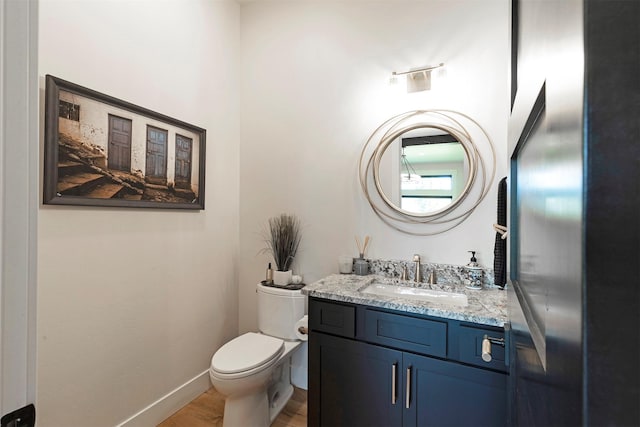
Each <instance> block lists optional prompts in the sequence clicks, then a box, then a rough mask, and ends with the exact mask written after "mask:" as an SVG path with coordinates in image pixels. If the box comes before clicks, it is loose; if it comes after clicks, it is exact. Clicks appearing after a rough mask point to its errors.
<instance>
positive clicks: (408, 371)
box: [405, 366, 411, 409]
mask: <svg viewBox="0 0 640 427" xmlns="http://www.w3.org/2000/svg"><path fill="white" fill-rule="evenodd" d="M406 396H407V398H406V402H405V407H406V408H407V409H409V407H410V406H411V366H409V367H408V368H407V394H406Z"/></svg>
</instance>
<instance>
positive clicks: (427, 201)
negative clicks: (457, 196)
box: [401, 196, 453, 213]
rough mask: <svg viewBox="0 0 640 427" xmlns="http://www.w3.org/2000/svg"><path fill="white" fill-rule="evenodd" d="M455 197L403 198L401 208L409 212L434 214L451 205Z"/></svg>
mask: <svg viewBox="0 0 640 427" xmlns="http://www.w3.org/2000/svg"><path fill="white" fill-rule="evenodd" d="M452 200H453V197H446V196H432V197H431V196H402V206H401V208H402V209H404V210H406V211H409V212H419V213H422V212H434V211H439V210H440V209H444V208H446V207H447V206H449V205H450V204H451V201H452Z"/></svg>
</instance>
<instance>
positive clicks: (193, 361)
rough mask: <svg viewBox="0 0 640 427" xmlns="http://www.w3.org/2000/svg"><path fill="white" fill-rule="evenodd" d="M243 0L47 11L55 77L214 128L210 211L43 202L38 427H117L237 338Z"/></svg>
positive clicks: (49, 68) (44, 64)
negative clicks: (63, 204) (46, 204)
mask: <svg viewBox="0 0 640 427" xmlns="http://www.w3.org/2000/svg"><path fill="white" fill-rule="evenodd" d="M239 19H240V15H239V6H238V5H237V4H236V3H235V2H226V1H208V0H190V1H188V2H184V1H178V0H154V1H104V0H92V1H69V0H66V1H65V0H42V1H41V5H40V41H39V42H40V55H39V62H40V65H39V72H40V76H41V88H40V89H41V98H42V99H44V97H43V89H44V87H43V85H44V78H43V76H44V75H45V74H52V75H55V76H58V77H61V78H63V79H65V80H69V81H71V82H74V83H78V84H80V85H83V86H86V87H89V88H92V89H95V90H97V91H100V92H103V93H106V94H108V95H111V96H114V97H116V98H120V99H123V100H125V101H129V102H132V103H134V104H137V105H140V106H143V107H146V108H149V109H151V110H154V111H157V112H160V113H162V114H166V115H168V116H171V117H175V118H177V119H180V120H183V121H185V122H187V123H192V124H195V125H197V126H200V127H203V128H205V129H207V164H206V166H207V171H206V180H207V181H206V209H205V210H204V211H200V212H186V211H175V210H157V209H117V208H108V209H107V208H83V207H61V206H41V208H40V211H39V229H38V233H39V238H38V249H39V250H38V257H39V265H38V277H39V281H38V366H37V368H38V389H37V405H38V425H40V426H48V427H49V426H80V425H83V426H92V427H95V426H108V425H114V424H117V423H118V422H120V421H123V420H125V419H126V418H128V417H129V416H131V415H133V414H135V413H136V412H138V411H139V410H141V409H142V408H144V407H145V406H146V405H149V404H151V403H152V402H154V401H155V400H157V399H159V398H161V397H162V396H163V395H165V394H166V393H168V392H170V391H171V390H173V389H174V388H176V387H179V386H181V385H183V384H184V383H186V382H187V381H189V380H190V379H192V378H194V377H196V376H198V375H200V374H202V373H206V370H207V369H208V367H209V363H210V358H211V355H212V354H213V352H214V351H215V350H216V349H217V348H218V347H220V346H221V345H222V344H223V343H224V342H225V341H227V340H228V339H230V338H231V337H232V336H234V335H235V334H236V333H237V329H238V301H237V289H236V286H237V271H238V268H237V265H238V259H237V254H238V226H239V223H238V209H239V199H238V197H239V186H238V184H237V179H236V177H237V175H238V170H239V166H238V164H239V148H238V146H239V102H238V101H237V92H238V90H237V87H238V81H237V73H238V64H239V54H238V52H239V24H240V21H239Z"/></svg>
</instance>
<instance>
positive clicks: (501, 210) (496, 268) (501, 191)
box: [493, 177, 507, 287]
mask: <svg viewBox="0 0 640 427" xmlns="http://www.w3.org/2000/svg"><path fill="white" fill-rule="evenodd" d="M497 224H498V225H504V226H506V225H507V177H504V178H502V179H501V180H500V182H499V183H498V220H497ZM493 278H494V283H495V284H496V285H498V286H500V287H504V285H505V284H506V283H507V240H506V239H503V238H502V235H501V234H500V233H498V232H496V242H495V246H494V248H493Z"/></svg>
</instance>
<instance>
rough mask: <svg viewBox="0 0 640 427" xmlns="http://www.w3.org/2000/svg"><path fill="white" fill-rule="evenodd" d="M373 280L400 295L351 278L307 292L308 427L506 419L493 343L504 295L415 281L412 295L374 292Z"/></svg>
mask: <svg viewBox="0 0 640 427" xmlns="http://www.w3.org/2000/svg"><path fill="white" fill-rule="evenodd" d="M380 284H387V285H389V286H397V287H398V290H401V291H405V286H402V285H403V283H398V281H395V282H394V281H390V280H389V279H384V278H381V277H378V276H364V277H362V276H360V277H358V276H351V275H347V276H344V275H334V276H329V277H327V278H325V279H323V280H320V281H318V282H316V283H314V284H312V285H309V286H307V288H306V289H305V291H304V293H306V294H307V295H309V329H310V336H309V402H308V424H309V426H339V425H342V426H365V425H366V426H429V425H437V426H447V425H450V426H454V425H455V426H460V425H475V426H479V425H487V426H489V425H490V426H500V425H506V424H507V375H508V366H507V360H506V359H507V358H506V357H505V347H502V346H500V345H497V343H499V342H500V340H504V339H505V338H508V334H507V337H506V336H505V328H504V325H505V323H506V295H505V291H502V290H499V289H497V288H494V289H483V290H480V291H471V290H466V291H465V290H464V286H461V287H456V286H443V285H439V286H435V285H427V284H420V285H417V286H416V285H415V284H413V287H415V288H417V290H418V291H420V293H419V295H418V297H415V296H414V295H413V293H411V294H410V295H409V296H402V295H394V294H392V293H389V292H388V291H386V290H385V293H383V292H378V291H377V290H376V289H378V288H379V287H380V286H378V285H380ZM372 285H375V286H377V287H374V286H372ZM409 287H411V286H409ZM371 289H373V290H371ZM422 290H426V291H427V292H426V293H424V292H422ZM428 291H433V293H432V294H429V292H428ZM412 292H413V291H412ZM441 292H446V293H450V294H457V295H463V296H464V297H466V301H464V303H461V302H460V301H458V300H455V299H453V300H452V299H445V300H442V299H441V296H442V295H441V294H440V293H441ZM423 294H424V295H426V296H423ZM430 295H431V296H430ZM438 301H444V302H438ZM485 338H486V339H485ZM489 339H491V340H492V341H493V343H494V344H492V345H490V346H488V345H487V341H488V340H489ZM483 341H485V342H484V344H485V348H484V350H485V354H484V359H490V361H485V360H483V357H482V356H483V354H482V352H483ZM489 347H490V353H491V355H490V357H489V356H488V355H487V354H486V350H489Z"/></svg>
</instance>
